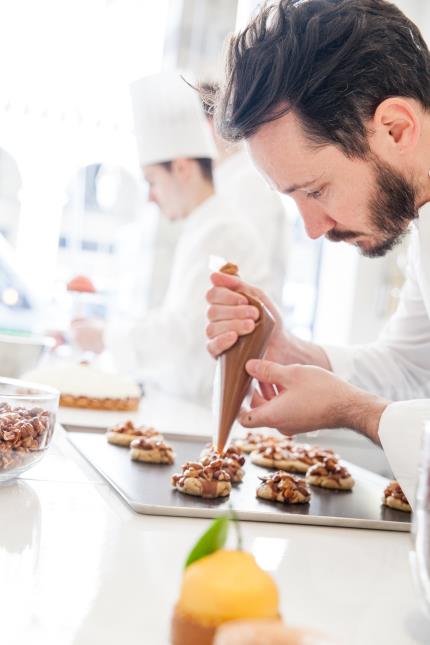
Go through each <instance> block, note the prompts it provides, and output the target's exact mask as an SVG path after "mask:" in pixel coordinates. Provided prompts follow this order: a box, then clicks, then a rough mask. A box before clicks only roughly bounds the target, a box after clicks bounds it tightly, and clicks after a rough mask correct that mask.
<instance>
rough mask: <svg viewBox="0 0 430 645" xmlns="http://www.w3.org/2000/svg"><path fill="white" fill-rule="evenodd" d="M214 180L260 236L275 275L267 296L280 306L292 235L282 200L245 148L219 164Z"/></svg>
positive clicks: (220, 191) (226, 198)
mask: <svg viewBox="0 0 430 645" xmlns="http://www.w3.org/2000/svg"><path fill="white" fill-rule="evenodd" d="M214 178H215V188H216V191H217V193H218V194H219V195H221V196H222V197H224V198H225V200H226V201H228V203H229V206H230V207H231V209H232V211H233V212H234V213H236V214H238V215H239V216H240V217H244V218H246V219H247V221H248V222H249V223H250V225H252V226H253V227H254V230H255V231H256V233H257V234H258V236H259V237H260V240H261V242H262V244H263V250H264V253H265V254H266V256H267V262H268V263H269V268H270V273H271V276H272V279H271V284H270V287H269V289H268V290H267V294H268V295H269V296H270V297H271V298H272V300H274V302H276V303H277V304H278V305H281V303H282V289H283V286H284V281H285V274H286V269H287V249H288V232H289V221H288V216H287V213H286V209H285V207H284V204H283V203H282V200H281V199H280V197H279V195H278V194H277V193H276V192H275V191H274V190H271V188H270V187H269V185H268V184H267V183H266V181H265V180H264V179H263V177H262V176H261V175H260V173H259V172H258V171H257V169H256V168H255V166H254V164H253V163H252V161H251V159H250V157H249V154H248V152H247V151H246V149H243V150H240V151H239V152H236V153H235V154H233V155H231V156H230V157H227V158H226V159H224V160H223V161H222V162H221V163H220V164H219V165H217V166H216V168H215V173H214Z"/></svg>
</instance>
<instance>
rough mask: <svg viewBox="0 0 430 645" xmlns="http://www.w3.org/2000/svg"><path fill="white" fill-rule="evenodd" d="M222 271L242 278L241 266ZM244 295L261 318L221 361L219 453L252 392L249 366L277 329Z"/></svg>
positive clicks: (216, 391) (217, 408) (257, 304)
mask: <svg viewBox="0 0 430 645" xmlns="http://www.w3.org/2000/svg"><path fill="white" fill-rule="evenodd" d="M218 271H221V272H222V273H229V274H230V275H238V267H237V266H236V265H234V264H230V263H227V264H224V266H222V267H221V269H218ZM241 293H242V292H241ZM242 295H243V296H245V298H246V299H247V300H248V302H249V304H250V305H253V306H254V307H256V308H257V309H258V311H259V312H260V316H259V318H258V320H257V321H256V323H255V328H254V331H253V332H251V333H250V334H246V335H245V336H239V338H238V340H237V341H236V343H235V344H234V345H233V346H232V347H230V348H229V349H228V350H226V351H225V352H224V353H223V354H221V355H220V356H219V357H218V359H217V366H216V373H215V381H214V397H213V403H214V408H215V414H216V416H217V424H216V430H215V433H216V436H215V437H214V441H213V444H214V446H215V448H216V449H217V451H218V452H223V451H224V450H225V448H226V446H227V443H228V440H229V436H230V431H231V428H232V425H233V423H234V422H235V420H236V417H237V415H238V414H239V411H240V408H241V406H242V404H243V402H244V400H245V397H246V396H247V394H248V391H249V389H250V385H251V381H252V377H251V376H250V375H249V374H248V372H247V371H246V370H245V365H246V363H247V362H248V361H249V360H250V359H251V358H256V359H260V358H262V357H263V355H264V352H265V351H266V347H267V345H268V342H269V339H270V335H271V333H272V331H273V328H274V326H275V319H274V318H273V316H272V314H271V313H270V311H269V310H268V309H267V307H266V306H265V305H264V304H263V303H262V302H261V301H260V300H258V299H256V298H254V297H253V296H250V295H249V294H247V293H242Z"/></svg>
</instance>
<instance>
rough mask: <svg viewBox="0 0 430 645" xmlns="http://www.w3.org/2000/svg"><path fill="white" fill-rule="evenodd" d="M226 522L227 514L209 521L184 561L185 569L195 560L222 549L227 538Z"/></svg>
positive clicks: (227, 521)
mask: <svg viewBox="0 0 430 645" xmlns="http://www.w3.org/2000/svg"><path fill="white" fill-rule="evenodd" d="M228 524H229V518H228V516H227V515H223V516H222V517H218V518H217V519H216V520H214V521H213V522H212V523H211V525H210V526H209V528H208V530H207V531H205V533H203V535H202V536H201V538H200V539H199V540H198V541H197V542H196V544H195V545H194V547H193V548H192V549H191V551H190V553H189V555H188V558H187V559H186V561H185V569H186V568H187V567H188V566H189V565H190V564H192V563H193V562H196V560H200V559H201V558H204V557H205V556H207V555H210V554H211V553H214V552H215V551H218V550H219V549H222V547H223V546H224V544H225V543H226V540H227V533H228Z"/></svg>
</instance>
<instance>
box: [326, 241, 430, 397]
mask: <svg viewBox="0 0 430 645" xmlns="http://www.w3.org/2000/svg"><path fill="white" fill-rule="evenodd" d="M417 251H418V249H417V245H416V244H414V243H412V244H411V253H410V257H409V265H408V275H407V279H406V283H405V285H404V287H403V290H402V294H401V298H400V302H399V306H398V308H397V311H396V313H395V314H394V315H393V316H392V318H391V319H390V321H389V322H388V324H387V326H386V327H385V329H384V330H383V332H382V334H381V336H380V337H379V339H378V340H377V341H376V342H375V343H372V344H369V345H357V346H353V347H333V346H330V347H324V349H325V351H326V353H327V355H328V358H329V360H330V363H331V366H332V369H333V371H334V372H335V373H336V374H338V376H340V377H341V378H343V379H345V380H347V381H350V382H351V383H353V384H354V385H357V386H358V387H361V388H363V389H365V390H368V391H371V392H374V393H377V394H380V395H381V396H384V397H386V398H388V399H390V400H394V401H398V400H404V399H416V398H420V397H424V398H425V397H430V319H429V315H428V312H427V310H426V306H425V303H424V301H423V295H422V292H421V288H420V285H419V282H418V277H417V276H418V270H417V263H418V262H419V258H418V257H417Z"/></svg>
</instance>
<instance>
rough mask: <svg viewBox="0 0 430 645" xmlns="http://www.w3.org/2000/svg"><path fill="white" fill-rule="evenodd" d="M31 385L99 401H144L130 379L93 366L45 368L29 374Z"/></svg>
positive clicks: (27, 377) (26, 376) (26, 377)
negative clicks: (51, 388)
mask: <svg viewBox="0 0 430 645" xmlns="http://www.w3.org/2000/svg"><path fill="white" fill-rule="evenodd" d="M25 379H26V380H27V381H32V382H33V383H40V384H43V385H50V386H52V387H55V388H57V389H58V390H60V392H61V393H62V394H69V395H71V396H76V397H79V396H85V397H89V398H97V399H104V398H106V399H126V398H140V388H139V386H138V385H136V383H135V382H134V381H133V380H132V379H130V378H129V377H127V376H124V375H120V374H111V373H109V372H104V371H103V370H100V369H98V368H97V367H92V366H91V365H67V366H61V367H60V366H58V367H43V368H40V369H36V370H33V371H31V372H28V373H27V374H26V375H25Z"/></svg>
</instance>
